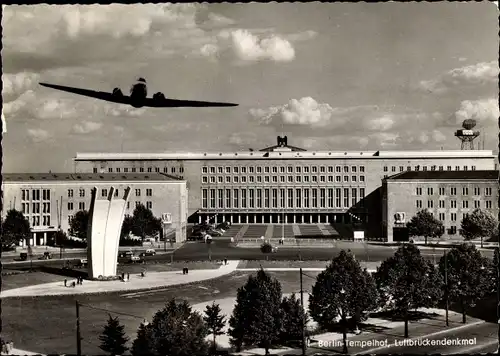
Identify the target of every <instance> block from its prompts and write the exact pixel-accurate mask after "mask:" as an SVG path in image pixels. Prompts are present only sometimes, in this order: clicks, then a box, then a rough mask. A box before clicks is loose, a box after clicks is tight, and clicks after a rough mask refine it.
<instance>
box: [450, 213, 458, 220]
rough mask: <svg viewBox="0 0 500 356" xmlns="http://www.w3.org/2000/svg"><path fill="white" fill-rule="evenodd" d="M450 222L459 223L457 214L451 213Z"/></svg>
mask: <svg viewBox="0 0 500 356" xmlns="http://www.w3.org/2000/svg"><path fill="white" fill-rule="evenodd" d="M450 220H451V221H457V213H451V214H450Z"/></svg>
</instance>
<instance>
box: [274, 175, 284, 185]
mask: <svg viewBox="0 0 500 356" xmlns="http://www.w3.org/2000/svg"><path fill="white" fill-rule="evenodd" d="M274 178H275V177H273V182H277V180H276V179H274ZM280 182H281V183H285V176H280Z"/></svg>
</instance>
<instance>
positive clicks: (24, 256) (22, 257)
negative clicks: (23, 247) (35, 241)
mask: <svg viewBox="0 0 500 356" xmlns="http://www.w3.org/2000/svg"><path fill="white" fill-rule="evenodd" d="M19 259H20V260H21V261H26V260H27V259H28V254H27V253H26V252H21V254H20V255H19Z"/></svg>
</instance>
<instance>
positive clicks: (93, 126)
mask: <svg viewBox="0 0 500 356" xmlns="http://www.w3.org/2000/svg"><path fill="white" fill-rule="evenodd" d="M101 127H102V123H100V122H93V121H83V122H82V123H81V124H76V125H74V126H73V132H74V133H77V134H88V133H91V132H94V131H97V130H99V129H100V128H101Z"/></svg>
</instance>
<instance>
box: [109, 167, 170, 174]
mask: <svg viewBox="0 0 500 356" xmlns="http://www.w3.org/2000/svg"><path fill="white" fill-rule="evenodd" d="M116 171H117V172H120V168H117V169H116ZM155 172H156V173H159V172H160V167H155Z"/></svg>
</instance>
